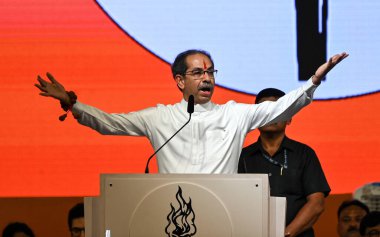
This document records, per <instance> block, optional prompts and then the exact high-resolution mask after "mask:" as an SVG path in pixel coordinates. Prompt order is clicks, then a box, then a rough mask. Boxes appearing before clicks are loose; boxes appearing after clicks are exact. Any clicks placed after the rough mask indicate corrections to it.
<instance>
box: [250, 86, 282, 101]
mask: <svg viewBox="0 0 380 237" xmlns="http://www.w3.org/2000/svg"><path fill="white" fill-rule="evenodd" d="M284 95H285V92H283V91H282V90H279V89H276V88H266V89H263V90H261V91H260V92H259V93H258V94H257V96H256V99H255V104H258V103H259V101H260V100H261V99H262V98H265V97H275V98H276V99H278V98H280V97H282V96H284Z"/></svg>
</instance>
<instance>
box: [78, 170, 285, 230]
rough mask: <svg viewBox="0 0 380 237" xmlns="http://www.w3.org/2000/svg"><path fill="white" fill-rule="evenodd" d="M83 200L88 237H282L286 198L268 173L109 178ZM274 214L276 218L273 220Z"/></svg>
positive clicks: (123, 175)
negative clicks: (272, 186)
mask: <svg viewBox="0 0 380 237" xmlns="http://www.w3.org/2000/svg"><path fill="white" fill-rule="evenodd" d="M100 183H101V184H100V185H101V186H100V196H99V197H88V198H85V225H86V236H91V237H103V236H105V237H155V236H157V237H158V236H160V237H164V236H168V237H192V236H194V237H203V236H207V237H212V236H217V237H227V236H228V237H244V236H251V237H261V236H262V237H269V236H271V237H272V236H283V233H284V227H285V206H286V204H285V198H274V197H269V184H268V177H267V175H264V174H235V175H210V174H191V175H190V174H108V175H106V174H105V175H101V182H100ZM271 215H272V216H271Z"/></svg>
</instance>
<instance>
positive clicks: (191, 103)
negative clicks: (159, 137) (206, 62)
mask: <svg viewBox="0 0 380 237" xmlns="http://www.w3.org/2000/svg"><path fill="white" fill-rule="evenodd" d="M187 112H188V113H189V120H187V122H186V123H185V124H184V125H183V126H182V127H181V128H180V129H178V131H177V132H175V133H174V134H173V136H171V137H170V138H169V139H168V140H167V141H166V142H165V143H164V144H162V145H161V146H160V148H158V149H157V150H156V151H155V152H154V153H153V155H151V156H150V157H149V158H148V161H147V162H146V166H145V174H149V162H150V160H151V159H152V158H153V156H154V155H155V154H157V152H158V151H159V150H161V148H163V147H164V146H165V145H166V144H167V143H168V142H169V141H170V140H172V138H173V137H174V136H175V135H177V133H179V131H181V130H182V128H184V127H185V126H186V125H187V124H188V123H189V122H190V119H191V114H192V113H193V112H194V96H193V95H190V96H189V99H188V101H187Z"/></svg>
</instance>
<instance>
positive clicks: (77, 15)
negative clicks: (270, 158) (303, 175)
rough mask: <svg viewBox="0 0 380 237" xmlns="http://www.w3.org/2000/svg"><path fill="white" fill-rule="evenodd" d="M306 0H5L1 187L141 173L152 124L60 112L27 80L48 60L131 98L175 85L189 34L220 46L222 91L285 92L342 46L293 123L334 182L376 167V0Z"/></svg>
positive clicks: (370, 177)
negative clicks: (337, 61)
mask: <svg viewBox="0 0 380 237" xmlns="http://www.w3.org/2000/svg"><path fill="white" fill-rule="evenodd" d="M301 2H302V1H280V0H276V1H269V2H262V1H248V0H247V1H241V0H239V1H233V2H231V1H206V2H205V1H191V3H189V2H186V4H182V2H181V1H174V0H173V1H168V0H165V1H153V0H151V1H148V0H144V1H137V0H134V1H88V0H87V1H86V0H79V1H78V0H75V1H74V0H65V1H63V0H57V1H47V0H36V1H21V0H13V1H6V2H4V3H2V4H0V13H1V14H0V34H1V37H0V52H1V53H0V55H1V57H0V68H1V69H0V71H1V82H2V83H1V87H0V92H1V93H0V97H1V100H0V122H1V124H2V126H1V128H0V139H1V142H0V149H1V158H0V179H1V180H2V182H0V189H1V190H2V191H1V192H0V196H2V197H15V196H18V197H20V196H95V195H98V193H99V182H98V178H99V174H101V173H142V172H143V171H144V168H145V162H146V159H147V158H148V157H149V156H150V155H151V154H152V153H153V150H152V148H151V146H150V144H149V141H148V140H147V139H146V138H143V137H118V136H102V135H99V134H98V133H96V132H94V131H92V130H90V129H88V128H85V127H83V126H80V125H78V124H77V122H76V121H75V120H74V119H73V118H72V116H71V115H69V117H68V118H67V119H66V121H65V122H60V121H59V120H58V117H59V116H60V115H61V114H63V111H62V110H61V108H60V106H59V103H58V102H56V101H53V100H51V99H47V98H44V97H41V96H39V95H38V90H37V88H35V87H33V84H34V83H35V82H36V78H37V75H41V76H43V77H46V76H45V74H46V72H51V73H52V74H53V75H54V76H55V77H56V79H57V80H59V81H60V82H61V83H63V84H64V85H65V87H66V89H67V90H74V91H75V92H76V93H77V95H78V98H79V100H80V101H81V102H84V103H88V104H90V105H93V106H96V107H99V108H101V109H103V110H105V111H107V112H130V111H135V110H139V109H143V108H146V107H150V106H155V105H156V104H159V103H160V104H174V103H176V102H178V101H179V100H180V99H181V93H180V92H179V90H178V88H177V87H176V84H175V83H174V81H173V79H172V76H171V72H170V63H171V62H172V61H173V59H174V57H175V55H176V54H178V53H179V52H180V51H182V50H184V49H188V48H202V49H205V50H207V51H209V52H210V53H211V54H212V55H213V57H214V61H215V67H216V68H217V69H218V70H219V72H218V77H217V79H216V83H217V85H218V86H217V88H216V90H215V93H214V97H213V101H214V102H215V103H224V102H226V101H229V100H235V101H237V102H244V103H253V101H254V98H255V94H256V93H257V92H258V91H259V90H261V89H263V88H265V87H277V88H279V89H282V90H284V91H286V92H288V91H290V90H291V89H293V88H296V87H298V86H299V85H301V84H302V83H304V79H307V78H308V77H309V76H311V74H312V70H315V65H314V64H318V63H319V62H320V60H324V59H325V57H328V56H331V55H333V54H335V53H339V52H343V51H346V52H348V53H349V54H350V57H349V58H347V59H346V60H345V61H344V62H342V64H341V65H339V67H337V68H336V69H334V70H333V71H332V72H331V74H329V76H328V78H326V80H325V81H324V82H323V83H322V85H321V86H320V87H319V88H318V89H317V92H316V94H315V101H314V102H313V103H312V104H311V105H310V106H308V107H307V108H305V109H303V110H302V111H301V112H300V113H299V114H297V115H296V116H295V117H294V118H293V120H292V124H291V125H290V126H289V127H288V129H287V135H288V136H289V137H290V138H293V139H295V140H298V141H301V142H303V143H306V144H308V145H309V146H311V147H312V148H313V149H314V150H315V151H316V153H317V154H318V157H319V159H320V161H321V164H322V166H323V168H324V171H325V174H326V176H327V179H328V181H329V184H330V186H331V188H332V193H333V194H338V193H349V192H352V191H354V190H355V189H356V188H358V187H359V186H361V185H363V184H365V183H369V182H373V181H378V180H379V172H378V171H379V169H380V164H379V162H380V159H379V154H380V142H379V140H380V139H379V135H378V134H380V122H379V121H380V119H378V113H379V112H378V110H379V109H380V94H379V88H380V80H378V78H377V75H379V74H380V72H379V70H380V67H379V66H378V64H379V63H380V59H379V55H380V53H379V51H380V46H379V45H380V38H379V37H380V32H379V31H380V27H379V26H380V15H379V14H378V12H379V10H380V2H378V1H371V0H364V1H353V0H348V1H347V0H345V1H343V0H338V1H327V0H324V1H323V0H320V1H310V7H307V6H302V4H301ZM180 3H181V4H180ZM306 13H307V14H306ZM305 15H307V16H309V17H305ZM297 22H304V23H307V24H306V26H307V27H306V28H307V29H305V27H304V26H303V25H302V24H301V23H299V24H297ZM308 29H310V31H308ZM310 68H311V69H310ZM301 77H302V78H301ZM305 77H306V78H305ZM257 135H258V132H257V131H254V132H252V133H251V134H249V135H248V137H247V140H246V143H245V144H246V145H248V144H250V143H252V142H254V141H256V139H257ZM151 170H152V171H153V172H156V171H157V168H156V165H155V163H154V162H153V163H152V167H151Z"/></svg>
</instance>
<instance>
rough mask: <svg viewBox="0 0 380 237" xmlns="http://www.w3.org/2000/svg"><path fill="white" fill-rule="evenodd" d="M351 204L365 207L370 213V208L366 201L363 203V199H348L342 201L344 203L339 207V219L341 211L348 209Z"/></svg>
mask: <svg viewBox="0 0 380 237" xmlns="http://www.w3.org/2000/svg"><path fill="white" fill-rule="evenodd" d="M349 206H358V207H360V208H361V209H363V210H364V211H365V212H366V213H367V214H368V213H369V208H368V207H367V205H365V204H364V203H362V202H361V201H359V200H357V199H353V200H346V201H344V202H342V204H340V206H339V208H338V219H339V216H340V213H341V212H342V211H343V210H344V209H346V208H347V207H349Z"/></svg>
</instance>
